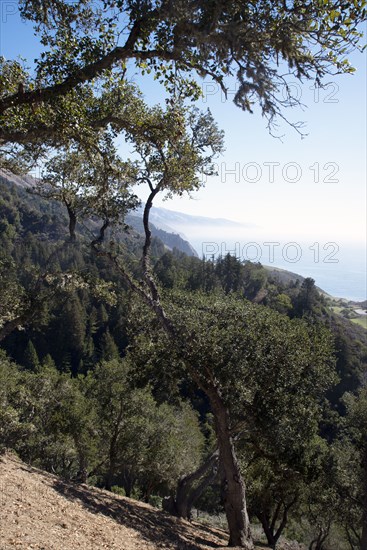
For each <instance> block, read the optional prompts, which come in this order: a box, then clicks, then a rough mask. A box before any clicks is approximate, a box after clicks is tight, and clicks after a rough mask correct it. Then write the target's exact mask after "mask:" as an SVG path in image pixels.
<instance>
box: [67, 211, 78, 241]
mask: <svg viewBox="0 0 367 550" xmlns="http://www.w3.org/2000/svg"><path fill="white" fill-rule="evenodd" d="M65 205H66V208H67V211H68V215H69V235H70V241H71V242H72V243H74V242H75V241H76V234H75V228H76V222H77V218H76V214H75V211H74V209H73V208H72V206H71V205H70V204H69V203H68V202H66V201H65Z"/></svg>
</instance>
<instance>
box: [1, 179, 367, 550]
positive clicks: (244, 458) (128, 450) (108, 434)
mask: <svg viewBox="0 0 367 550" xmlns="http://www.w3.org/2000/svg"><path fill="white" fill-rule="evenodd" d="M0 206H1V219H0V223H1V236H2V238H1V267H2V269H1V288H2V310H1V322H2V327H1V332H0V335H1V339H2V340H1V347H2V349H3V350H4V352H5V353H6V354H7V355H5V353H4V354H3V355H2V358H1V370H0V378H1V394H2V409H1V416H2V426H3V427H2V430H1V432H0V435H1V445H2V447H3V448H6V447H9V448H13V449H15V450H16V451H17V452H18V453H19V455H20V457H21V458H23V459H24V460H26V461H28V462H30V463H32V464H34V465H37V466H40V467H42V468H44V469H47V470H49V471H51V472H53V473H57V474H59V475H61V476H63V477H64V478H65V479H69V480H70V479H71V480H74V481H78V480H79V481H84V482H85V481H87V482H88V483H90V484H93V485H97V486H99V487H106V488H108V489H110V490H111V489H113V490H116V491H119V492H123V494H126V495H127V496H135V497H136V498H141V499H143V500H145V501H147V502H148V501H150V502H154V503H161V502H162V498H166V497H169V499H168V500H165V508H166V509H168V510H170V511H171V512H172V513H174V514H178V515H181V516H183V517H189V515H190V510H191V509H192V507H193V506H196V507H199V508H201V509H202V510H206V511H207V513H213V511H216V512H218V511H219V512H220V511H221V509H222V506H223V503H222V499H221V496H220V493H221V491H220V477H219V473H218V469H217V454H216V450H215V448H216V445H215V441H214V424H213V418H212V414H211V406H210V402H209V401H208V399H207V398H206V396H205V393H203V392H202V391H200V390H198V389H197V388H196V387H195V384H193V382H192V379H191V377H190V376H187V374H186V373H185V370H184V369H183V366H182V364H181V360H180V356H179V355H178V356H177V357H176V356H175V354H174V353H173V349H172V348H171V346H170V343H169V341H166V337H165V336H164V334H163V333H161V331H160V329H159V327H157V325H156V324H155V322H154V319H152V318H151V315H150V314H149V312H148V311H147V310H146V309H145V307H144V305H143V304H142V303H140V301H139V300H137V297H136V296H135V294H134V293H131V291H130V290H129V289H128V287H127V286H126V283H125V281H124V280H123V279H121V276H120V274H119V273H118V271H117V270H114V269H111V265H110V263H109V262H108V259H106V258H103V257H98V256H96V255H95V254H93V252H92V251H91V250H90V246H89V243H90V238H91V237H90V234H91V232H93V230H95V227H94V224H93V220H91V221H88V222H86V223H85V224H84V225H81V226H80V229H79V230H78V238H77V240H76V242H70V240H69V238H68V236H67V232H66V230H67V225H68V219H67V213H66V212H65V211H64V209H63V207H62V205H60V204H59V203H57V202H54V201H47V200H45V199H42V198H40V197H38V196H37V195H34V194H33V193H31V192H29V191H26V190H24V189H23V188H22V187H21V186H19V184H18V185H13V184H11V183H10V182H9V181H8V180H6V181H5V179H3V181H2V185H1V195H0ZM111 238H112V236H111ZM113 238H114V239H116V240H115V245H114V246H116V247H120V248H121V252H122V253H123V254H124V257H125V261H126V262H127V263H128V264H129V265H130V266H131V269H132V270H133V272H135V273H136V276H138V275H139V270H140V262H139V254H140V250H141V247H142V243H143V237H142V235H140V234H139V233H137V232H136V231H135V230H134V229H133V228H131V229H129V231H128V232H127V233H126V231H125V232H122V231H119V230H118V232H117V234H116V235H113ZM152 251H153V263H154V274H155V277H156V278H157V280H158V281H159V285H160V288H161V291H162V293H164V294H165V295H167V298H169V300H171V301H172V307H173V308H177V307H179V310H178V311H180V313H179V318H180V320H178V319H177V320H176V321H175V322H176V323H178V324H182V329H181V330H182V331H184V330H185V328H184V327H187V326H190V325H191V326H192V327H193V328H194V331H195V335H196V336H195V338H199V333H200V331H201V330H202V329H203V335H202V337H203V338H204V339H203V341H202V342H201V343H200V340H198V342H197V344H195V346H194V347H193V350H192V353H194V358H193V362H194V364H195V362H196V363H197V364H198V360H199V359H198V358H199V357H200V356H203V354H207V353H208V351H210V350H211V351H210V353H214V351H213V350H214V349H215V348H216V347H218V343H219V342H218V339H219V340H220V347H219V348H218V352H216V353H219V354H220V356H219V357H218V358H217V359H214V356H213V357H212V358H211V360H210V361H211V364H213V360H214V361H216V362H217V363H218V361H220V362H222V361H223V367H225V370H224V371H223V373H222V374H220V372H221V371H218V372H217V376H223V374H224V375H225V378H224V383H225V386H224V387H227V390H225V391H226V392H227V391H229V392H230V393H229V394H228V396H227V399H228V400H229V402H233V405H232V407H234V409H233V412H232V415H233V418H236V417H238V420H237V421H236V422H238V423H239V425H240V426H241V424H242V423H243V421H244V418H247V421H246V425H247V427H246V428H241V429H240V430H239V431H238V428H235V430H236V433H237V435H236V447H237V450H238V454H239V458H240V461H241V469H242V471H243V472H244V474H245V475H246V479H247V484H248V495H249V503H250V504H249V511H250V514H251V516H252V517H253V518H254V519H255V521H258V522H260V524H262V525H263V528H264V532H265V533H266V536H267V540H268V542H269V543H270V544H272V540H274V537H279V535H280V534H283V533H285V532H287V531H286V530H285V531H284V529H287V527H289V531H288V532H289V534H290V536H293V535H295V536H297V537H298V538H299V541H300V542H307V540H310V537H316V538H317V537H319V536H321V535H320V533H323V534H325V535H326V533H328V534H329V530H330V540H331V541H334V542H332V544H333V545H334V546H333V548H344V547H347V546H344V545H343V544H344V543H343V542H342V541H343V540H344V538H345V541H347V537H346V536H344V534H343V528H345V529H346V528H347V526H348V529H349V525H350V522H351V517H352V518H354V517H355V519H353V521H355V522H356V524H355V526H354V523H353V528H354V529H356V532H358V531H357V529H358V506H356V505H354V508H352V510H351V511H348V513H346V512H343V513H342V514H340V507H339V506H337V505H335V503H336V502H337V501H338V498H339V499H344V498H346V494H349V493H348V492H349V491H351V493H350V498H351V501H350V503H351V504H352V502H355V500H354V499H355V496H356V495H357V493H356V492H357V491H358V487H359V485H358V476H357V474H358V470H357V471H356V469H355V468H356V463H355V462H353V463H351V462H350V460H351V454H350V453H352V454H353V456H355V452H356V450H355V448H354V445H356V444H357V442H356V440H355V436H354V435H353V434H354V433H355V429H356V425H355V424H353V422H352V417H351V415H352V412H350V411H354V410H355V407H358V406H362V404H363V399H364V397H363V393H361V391H362V390H360V388H361V383H362V380H363V377H364V376H365V373H366V365H367V345H366V337H365V331H364V330H363V329H362V328H361V327H358V326H356V325H352V324H351V323H350V322H349V321H348V320H346V319H343V318H341V317H339V316H337V315H335V314H334V313H333V312H332V311H331V309H330V307H329V306H328V300H327V298H325V296H324V295H322V294H320V292H319V291H318V290H317V289H316V287H315V285H314V282H313V281H312V279H304V280H303V282H300V280H298V279H297V278H296V279H295V278H294V277H291V276H290V277H286V278H284V277H283V281H284V282H281V281H280V280H279V277H278V276H277V274H276V273H273V272H271V271H269V270H268V269H265V268H263V267H262V266H261V265H260V264H252V263H250V262H245V263H241V262H240V261H238V260H237V259H236V258H234V257H232V256H230V255H227V256H226V257H224V258H219V259H218V260H217V261H204V260H199V259H198V258H195V257H192V256H187V255H186V254H184V253H183V252H180V251H178V250H177V249H175V250H174V252H173V253H172V252H168V251H167V250H166V249H165V247H164V245H163V244H162V243H161V242H160V241H159V240H155V241H154V243H153V249H152ZM192 300H194V303H193V304H195V305H194V309H193V304H192V305H190V304H191V302H192ZM7 301H8V306H7ZM251 304H253V305H251ZM183 305H184V307H183V309H182V306H183ZM228 306H229V309H227V308H228ZM208 308H209V309H208ZM217 308H219V309H218V313H220V316H219V317H218V319H220V317H221V316H223V318H225V319H226V324H225V325H223V327H222V328H221V326H220V325H218V327H217V328H215V332H214V333H213V335H211V334H209V333H208V332H207V327H208V326H212V330H214V327H216V323H217V321H216V320H215V319H216V316H215V313H214V312H215V310H216V309H217ZM238 308H240V309H238ZM242 308H244V310H243V311H244V313H243V314H244V315H246V316H250V318H251V319H252V320H251V322H249V323H250V324H249V325H248V327H251V331H254V336H255V334H257V333H258V332H257V329H256V326H257V325H258V324H259V323H260V325H264V328H263V329H261V330H265V332H266V334H267V336H266V337H265V340H264V343H263V344H261V345H264V346H265V348H264V349H263V351H260V348H258V349H257V351H255V348H253V346H254V342H255V341H256V337H255V340H252V336H251V334H250V335H248V333H247V334H246V333H241V330H239V326H238V321H239V320H240V318H241V315H243V314H240V310H241V309H242ZM195 309H198V311H200V310H201V313H200V325H197V320H196V319H195V316H194V317H192V315H191V314H190V312H193V311H194V310H195ZM237 309H238V313H237V314H236V315H238V314H239V315H240V317H238V321H235V319H236V318H234V319H233V321H230V319H231V317H232V316H233V315H234V312H236V311H237ZM184 312H185V313H184ZM187 314H189V315H188V316H187ZM213 314H214V317H213ZM173 315H175V313H174V310H173ZM208 315H209V317H208V318H207V320H206V321H205V322H204V319H205V318H206V316H208ZM287 319H288V320H287ZM297 319H300V320H302V323H303V324H304V328H306V327H307V326H308V327H310V328H311V326H312V325H313V326H314V327H318V328H317V331H318V333H320V331H321V330H324V329H323V328H322V327H327V329H328V330H330V331H331V333H332V335H333V341H332V342H330V343H328V344H327V343H326V341H327V338H326V336H327V334H326V333H325V336H323V338H326V340H325V343H323V344H321V342H320V343H319V344H317V345H318V346H321V347H320V350H319V352H318V353H325V352H326V348H325V349H324V351H321V350H322V347H325V346H329V347H330V346H331V348H330V351H328V352H327V353H329V354H330V353H331V356H330V360H328V361H329V367H327V368H326V364H325V365H324V366H322V363H320V364H319V367H318V368H319V369H320V370H319V371H315V372H313V371H312V369H313V368H314V367H313V366H311V365H312V363H311V364H310V366H308V367H306V364H305V367H304V368H306V370H304V371H303V370H302V369H301V371H299V372H298V371H297V370H296V369H295V365H296V363H294V360H291V359H290V358H288V357H287V356H285V355H284V354H282V355H281V356H277V355H275V357H274V360H275V364H277V362H278V361H281V362H282V364H281V365H279V364H277V368H276V370H275V371H274V370H273V368H274V367H272V366H271V364H272V363H270V364H269V365H268V366H267V363H268V358H267V352H266V347H267V346H268V345H269V344H268V343H267V342H268V340H269V338H270V339H271V341H272V342H273V344H274V342H275V341H276V339H278V338H279V337H280V338H281V339H282V338H283V339H284V338H285V335H287V336H286V338H287V341H288V344H287V346H288V348H289V349H288V354H289V353H291V348H292V346H293V344H294V343H296V345H297V346H300V348H297V349H298V351H297V354H299V352H300V351H301V349H303V351H305V348H303V347H302V345H301V344H300V339H302V338H304V337H305V334H304V336H302V331H301V332H297V331H300V330H301V328H302V326H301V325H300V326H299V327H298V328H297ZM232 322H234V323H235V324H233V325H232V324H231V323H232ZM264 323H265V324H264ZM260 325H259V326H260ZM283 325H284V328H281V327H282V326H283ZM224 326H225V332H224V331H223V329H224ZM143 327H145V328H144V329H143V332H142V328H143ZM265 327H267V328H265ZM276 327H278V329H276ZM304 328H302V330H304ZM261 330H260V333H261ZM274 330H275V332H274V334H273V331H274ZM307 330H309V329H307ZM279 331H280V333H279V334H277V332H279ZM294 331H296V332H295V333H294V336H292V333H293V332H294ZM296 333H297V334H298V335H297V336H296ZM281 334H283V336H281ZM200 338H201V336H200ZM238 338H240V339H241V340H242V341H241V342H240V343H239V342H238V343H237V344H235V345H236V347H237V348H238V351H236V352H235V348H233V346H234V342H235V341H237V339H238ZM150 339H151V340H150ZM233 339H234V340H233ZM232 340H233V341H232ZM150 341H151V342H154V347H153V348H152V347H151V344H150V343H149V342H150ZM197 345H199V347H198V348H197V347H196V346H197ZM191 346H192V344H191ZM283 346H284V341H283V343H282V347H283ZM251 350H253V351H251ZM279 351H280V350H279ZM295 352H296V350H295ZM236 353H238V354H239V355H238V359H236ZM253 353H255V354H256V357H255V356H253V358H252V359H251V357H252V354H253ZM259 353H261V354H264V353H265V355H264V356H263V358H262V359H260V358H259ZM243 354H245V355H247V356H248V360H247V361H248V364H247V363H246V364H245V365H244V367H242V368H245V370H244V371H241V370H238V369H239V365H240V364H241V361H242V358H241V355H242V357H243ZM195 357H196V358H195ZM277 357H278V359H277ZM280 357H282V359H281V358H280ZM333 357H334V358H335V359H333ZM314 360H315V359H313V361H314ZM334 360H335V361H336V369H335V370H334V367H333V363H334ZM238 361H239V362H238ZM288 361H291V363H288ZM299 361H300V358H299V359H298V360H297V363H298V364H299ZM256 364H258V367H256V366H255V365H256ZM251 365H253V366H252V367H250V366H251ZM291 365H292V366H291ZM258 368H259V369H260V370H257V369H258ZM297 368H298V367H297ZM249 369H250V370H249ZM268 369H270V370H268ZM289 369H291V370H289ZM232 371H233V372H232ZM241 372H242V374H241ZM297 372H298V374H297ZM302 372H303V374H302ZM282 373H283V374H282ZM233 376H234V377H235V378H232V377H233ZM283 376H285V378H284V379H283V378H282V377H283ZM241 378H242V380H246V381H247V382H246V386H245V388H243V389H241V386H239V382H240V380H241ZM228 384H229V385H228ZM243 391H245V393H242V392H243ZM269 392H270V393H269ZM273 392H275V393H273ZM345 392H351V393H348V394H346V393H345ZM358 392H359V394H358ZM353 394H354V395H360V398H359V399H360V400H361V399H362V401H360V402H359V401H356V398H355V397H353ZM293 395H294V398H292V401H289V398H290V396H293ZM293 399H294V400H293ZM274 407H275V408H274ZM303 407H305V408H304V411H307V415H308V416H310V418H309V419H308V423H305V416H304V414H305V413H304V412H302V410H303ZM245 411H246V413H245V417H244V418H243V413H244V412H245ZM310 419H311V423H310ZM232 422H235V421H234V420H232ZM236 422H235V423H236ZM300 423H301V424H300ZM349 426H351V427H349ZM269 429H270V431H269ZM350 430H352V431H350ZM299 437H300V441H299V444H297V445H296V439H295V438H299ZM195 472H197V475H196V474H195ZM188 475H192V476H193V479H192V481H189V480H190V479H191V478H190V477H189V478H186V477H185V476H188ZM345 475H347V476H348V485H347V486H345V481H344V479H345ZM340 476H341V477H340ZM356 476H357V477H356ZM354 479H355V481H354ZM180 480H181V481H180ZM184 480H186V484H187V487H186V486H185V481H184ZM178 483H179V485H177V484H178ZM180 484H181V485H180ZM320 484H322V485H323V486H324V487H325V493H320V492H319V491H318V490H316V486H319V485H320ZM180 487H181V489H180ZM182 487H183V488H184V491H183V495H184V496H183V497H182V495H180V490H181V492H182ZM170 495H171V496H170ZM320 498H321V500H320ZM182 499H183V500H182ZM332 503H333V506H332V508H331V504H332ZM353 510H354V511H353ZM351 513H353V514H355V516H350V515H349V514H351ZM315 515H317V518H318V522H317V523H316V524H315V523H314V517H315ZM300 517H301V518H302V528H300V529H299V531H296V532H295V531H294V529H295V525H296V522H297V521H298V519H297V518H300ZM271 525H273V526H272V527H271ZM330 528H331V529H330ZM347 532H348V531H346V533H347ZM336 541H338V542H337V543H336ZM336 544H337V545H336ZM346 544H347V542H345V545H346Z"/></svg>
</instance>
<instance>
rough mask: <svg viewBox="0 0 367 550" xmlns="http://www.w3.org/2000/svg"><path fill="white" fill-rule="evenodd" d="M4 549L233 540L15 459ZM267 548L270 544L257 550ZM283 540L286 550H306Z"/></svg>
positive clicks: (1, 537) (203, 549)
mask: <svg viewBox="0 0 367 550" xmlns="http://www.w3.org/2000/svg"><path fill="white" fill-rule="evenodd" d="M0 488H1V492H0V510H1V521H0V550H11V549H12V548H20V549H27V550H28V549H37V550H60V549H61V548H62V550H74V549H82V550H100V549H103V548H106V549H109V550H158V549H161V548H166V549H171V550H209V549H211V548H218V549H219V548H223V549H224V548H227V546H226V545H227V541H228V536H227V533H226V532H225V531H223V530H221V529H215V528H213V527H208V526H206V525H201V524H199V523H197V522H191V523H189V522H188V521H184V520H181V519H177V518H174V517H172V516H169V515H167V514H165V513H163V512H162V511H160V510H157V509H156V508H153V507H152V506H150V505H149V504H145V503H143V502H139V501H136V500H132V499H129V498H126V497H121V496H117V495H115V494H113V493H110V492H108V491H104V490H101V489H96V488H94V487H89V486H87V485H77V484H72V483H65V482H63V481H62V480H60V479H59V478H58V477H56V476H54V475H52V474H49V473H47V472H43V471H41V470H38V469H37V468H33V467H31V466H29V465H27V464H25V463H24V462H22V461H21V460H19V459H18V458H16V457H15V456H14V455H13V454H10V453H6V454H5V455H3V456H0ZM261 548H267V547H266V546H265V545H264V544H261V545H259V546H255V550H260V549H261ZM302 548H303V547H301V546H300V545H298V544H297V543H290V542H287V541H283V542H281V543H280V544H279V549H280V550H302Z"/></svg>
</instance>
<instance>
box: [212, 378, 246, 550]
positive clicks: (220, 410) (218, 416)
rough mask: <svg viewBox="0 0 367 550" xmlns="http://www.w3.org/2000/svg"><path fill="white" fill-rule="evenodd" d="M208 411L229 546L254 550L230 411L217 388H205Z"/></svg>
mask: <svg viewBox="0 0 367 550" xmlns="http://www.w3.org/2000/svg"><path fill="white" fill-rule="evenodd" d="M207 395H208V397H209V399H210V404H211V408H212V411H213V414H214V418H215V427H216V433H217V439H218V448H219V460H220V466H221V469H222V472H223V476H224V495H223V496H224V508H225V512H226V517H227V522H228V528H229V535H230V536H229V543H228V546H240V547H241V548H246V550H253V548H254V545H253V541H252V535H251V529H250V521H249V518H248V514H247V506H246V491H245V483H244V481H243V479H242V475H241V471H240V467H239V464H238V461H237V457H236V453H235V449H234V444H233V440H232V436H231V431H230V420H229V412H228V410H227V408H226V407H225V405H224V403H223V400H222V398H221V395H220V393H219V390H218V388H216V387H215V386H213V385H210V387H208V388H207Z"/></svg>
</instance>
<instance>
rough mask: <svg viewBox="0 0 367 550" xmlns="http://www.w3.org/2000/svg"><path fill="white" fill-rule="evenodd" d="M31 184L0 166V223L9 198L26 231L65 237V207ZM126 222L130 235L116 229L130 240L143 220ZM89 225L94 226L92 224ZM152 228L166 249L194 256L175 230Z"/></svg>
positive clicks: (130, 217)
mask: <svg viewBox="0 0 367 550" xmlns="http://www.w3.org/2000/svg"><path fill="white" fill-rule="evenodd" d="M34 183H35V180H34V179H33V178H32V177H31V176H17V175H15V174H12V173H10V172H8V171H5V170H3V169H0V222H1V218H4V217H8V216H9V212H8V211H7V212H6V211H5V204H6V202H9V200H8V201H7V199H9V198H11V202H12V203H13V205H14V206H15V210H14V212H13V213H12V214H14V216H16V210H18V213H19V212H20V213H21V215H20V220H19V221H20V222H24V223H22V225H23V226H24V228H25V229H26V230H29V231H31V232H40V231H41V232H42V233H44V234H45V236H46V235H48V238H60V237H62V236H64V235H65V236H66V232H67V226H68V221H67V216H66V210H65V208H64V207H63V206H62V205H61V204H60V203H58V202H56V201H47V200H45V199H42V198H40V197H38V196H36V195H34V194H32V193H29V190H31V189H32V186H33V185H34ZM4 203H5V204H4ZM126 221H127V223H128V225H129V226H130V230H129V234H128V235H127V234H126V232H124V233H122V232H121V231H120V232H118V238H119V240H122V241H124V242H129V241H131V240H132V239H134V237H135V238H136V237H137V235H136V234H139V235H142V234H143V223H142V220H141V219H140V217H139V216H136V215H134V214H129V215H128V216H127V220H126ZM89 225H91V224H89ZM91 227H92V228H93V224H92V225H91ZM0 230H1V226H0ZM77 230H78V231H79V232H80V233H81V234H83V233H85V231H86V228H85V227H83V226H81V225H80V224H78V226H77ZM151 230H152V234H153V237H156V238H157V239H159V240H160V241H161V243H162V244H163V245H164V246H165V248H166V249H169V250H172V249H173V248H177V249H178V250H180V251H181V252H184V253H185V254H187V255H188V256H197V254H196V252H195V250H194V249H193V247H192V246H191V245H190V243H189V242H187V241H186V240H184V239H183V238H181V237H180V235H178V234H177V233H174V232H168V231H165V230H163V229H160V228H158V227H156V226H155V225H154V224H151Z"/></svg>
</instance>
